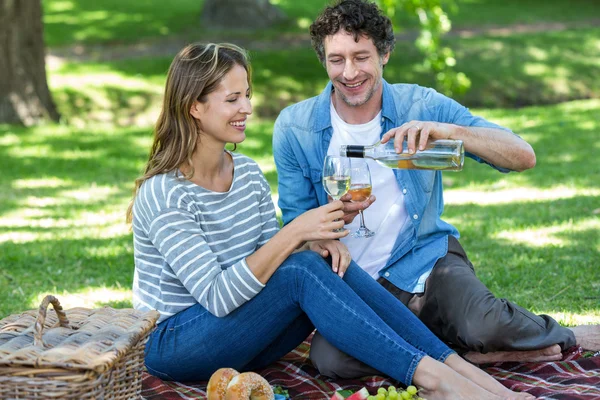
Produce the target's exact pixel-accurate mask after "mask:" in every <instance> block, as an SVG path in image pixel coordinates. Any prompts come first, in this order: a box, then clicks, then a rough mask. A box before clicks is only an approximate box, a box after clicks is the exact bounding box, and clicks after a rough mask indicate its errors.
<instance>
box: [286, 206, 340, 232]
mask: <svg viewBox="0 0 600 400" xmlns="http://www.w3.org/2000/svg"><path fill="white" fill-rule="evenodd" d="M343 207H344V203H343V202H341V201H339V200H336V201H333V202H331V203H329V204H325V205H324V206H321V207H318V208H314V209H312V210H309V211H306V212H305V213H303V214H301V215H299V216H298V217H296V219H294V221H292V222H291V223H290V224H289V226H291V227H293V228H294V231H295V234H296V235H298V236H297V237H296V238H297V239H299V240H301V241H302V242H305V241H311V240H322V239H339V238H342V237H344V236H346V235H348V233H350V232H349V231H348V230H342V231H341V232H334V229H341V228H343V227H344V220H343V219H342V218H343V217H344V211H343Z"/></svg>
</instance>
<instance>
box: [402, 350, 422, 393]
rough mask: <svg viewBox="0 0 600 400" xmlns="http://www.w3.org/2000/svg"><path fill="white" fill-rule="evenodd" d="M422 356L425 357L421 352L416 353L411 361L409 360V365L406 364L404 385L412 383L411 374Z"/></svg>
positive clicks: (412, 374) (413, 373)
mask: <svg viewBox="0 0 600 400" xmlns="http://www.w3.org/2000/svg"><path fill="white" fill-rule="evenodd" d="M423 357H425V354H423V353H417V354H415V356H414V357H413V359H412V361H411V362H410V365H409V366H408V370H407V371H406V378H405V379H406V380H405V384H406V385H410V384H412V379H413V376H414V375H415V371H416V370H417V366H418V365H419V363H420V362H421V360H422V359H423Z"/></svg>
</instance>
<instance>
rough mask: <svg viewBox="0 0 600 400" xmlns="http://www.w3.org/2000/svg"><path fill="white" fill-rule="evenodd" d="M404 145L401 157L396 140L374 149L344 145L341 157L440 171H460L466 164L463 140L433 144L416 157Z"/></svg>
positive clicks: (379, 143)
mask: <svg viewBox="0 0 600 400" xmlns="http://www.w3.org/2000/svg"><path fill="white" fill-rule="evenodd" d="M402 145H403V147H402V152H401V153H396V149H395V148H394V139H393V138H392V139H390V140H389V141H388V142H387V143H385V144H382V143H381V142H377V143H375V144H373V145H370V146H359V145H342V146H341V147H340V156H342V157H352V158H371V159H373V160H375V161H377V162H378V163H379V164H381V165H383V166H386V167H389V168H400V169H427V170H440V171H460V170H462V168H463V164H464V162H465V148H464V145H463V142H462V140H449V139H448V140H446V139H440V140H432V141H429V142H428V143H427V146H426V147H425V150H417V151H416V152H415V153H414V154H410V153H409V152H408V144H407V143H406V140H404V141H403V143H402Z"/></svg>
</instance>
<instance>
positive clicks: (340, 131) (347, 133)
mask: <svg viewBox="0 0 600 400" xmlns="http://www.w3.org/2000/svg"><path fill="white" fill-rule="evenodd" d="M330 108H331V124H332V126H333V136H332V137H331V143H329V149H328V150H327V154H328V155H339V154H340V146H341V145H344V144H353V145H370V144H374V143H376V142H377V141H378V140H379V138H380V136H381V123H380V119H381V112H379V114H377V116H376V117H375V118H374V119H372V120H371V121H369V122H367V123H366V124H359V125H352V124H348V123H346V122H344V120H342V118H341V117H340V116H339V115H338V113H337V112H336V110H335V107H334V106H333V104H331V107H330ZM366 161H367V163H368V165H369V170H370V171H371V184H372V185H373V191H372V194H373V195H375V197H376V198H377V200H376V201H375V203H373V204H372V205H371V206H370V207H369V208H367V209H366V210H364V211H363V214H364V218H365V226H366V227H367V228H369V229H370V230H372V231H374V232H375V235H374V236H372V237H371V238H353V237H350V236H346V237H345V238H342V239H340V240H341V241H342V243H344V244H345V245H346V246H347V247H348V250H350V254H351V255H352V259H353V260H354V261H355V262H356V263H357V264H358V265H360V266H361V268H362V269H364V270H365V271H366V272H367V273H368V274H369V275H371V276H372V277H373V278H375V279H378V278H379V271H381V269H382V268H383V267H384V266H385V264H386V262H387V261H388V259H389V258H390V255H391V252H392V249H393V247H394V243H395V242H396V238H397V237H398V235H399V234H400V232H401V231H402V230H403V229H404V227H405V226H406V223H407V220H408V214H407V213H406V208H405V206H404V195H403V194H402V192H401V191H400V189H399V188H398V183H397V181H396V177H395V176H394V172H393V170H392V169H390V168H387V167H384V166H382V165H379V164H378V163H377V162H376V161H374V160H371V159H366ZM359 226H360V215H357V216H356V218H354V221H352V223H351V224H349V225H346V229H348V230H350V232H354V231H355V230H356V229H358V227H359Z"/></svg>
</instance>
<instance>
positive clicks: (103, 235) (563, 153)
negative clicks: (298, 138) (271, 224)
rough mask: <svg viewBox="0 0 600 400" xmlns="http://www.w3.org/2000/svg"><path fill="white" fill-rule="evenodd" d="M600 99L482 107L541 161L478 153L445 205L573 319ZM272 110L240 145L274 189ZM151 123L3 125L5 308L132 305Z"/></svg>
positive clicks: (451, 180)
mask: <svg viewBox="0 0 600 400" xmlns="http://www.w3.org/2000/svg"><path fill="white" fill-rule="evenodd" d="M599 110H600V101H598V100H587V101H579V102H572V103H564V104H561V105H556V106H547V107H535V108H525V109H521V110H504V109H498V110H493V111H492V110H479V111H481V112H482V113H483V115H485V116H487V117H488V118H490V119H492V120H494V121H498V122H500V123H503V124H505V125H508V126H511V127H513V128H514V129H515V131H517V132H518V133H519V134H521V135H522V136H523V137H524V138H525V139H526V140H528V141H529V142H530V143H532V145H533V146H534V148H535V150H536V152H537V157H538V165H537V167H536V168H535V169H534V170H531V171H527V172H525V173H522V174H508V175H504V174H500V173H497V172H495V171H493V170H492V169H490V168H487V167H485V166H479V165H476V164H475V163H472V162H467V164H466V167H465V170H464V171H463V172H460V173H447V174H446V175H445V184H446V189H447V201H446V203H447V205H446V211H445V217H446V219H448V220H449V221H451V222H452V223H454V224H455V225H456V226H457V227H458V228H459V229H460V230H461V232H462V235H463V239H462V241H463V244H464V245H465V247H466V249H467V251H468V252H469V254H470V257H471V258H472V260H473V261H474V263H475V265H476V268H477V271H478V274H479V276H480V277H481V279H482V280H483V281H484V282H485V283H486V284H487V285H488V286H489V287H490V288H491V289H492V290H493V291H494V292H495V293H497V294H498V295H499V296H505V297H508V298H511V299H513V300H515V301H516V302H517V303H519V304H521V305H523V306H525V307H529V308H531V309H533V310H535V311H536V312H544V313H549V314H551V315H554V316H555V317H557V318H558V319H559V320H561V321H562V322H563V323H567V324H574V323H580V322H591V321H596V322H600V306H599V304H600V302H599V301H598V300H599V299H598V296H599V292H600V287H599V284H598V282H600V268H598V265H597V264H598V260H600V237H599V233H598V232H600V221H599V219H598V213H599V212H600V188H598V185H597V182H599V181H600V164H598V163H596V162H592V160H595V158H596V155H597V154H598V152H599V151H600V144H599V143H598V141H597V132H598V130H599V129H600V122H599V121H600V111H599ZM272 123H273V121H272V120H270V119H263V120H256V121H254V122H253V123H252V124H251V126H250V127H249V132H248V139H247V140H246V141H245V142H244V143H242V144H241V145H240V146H239V149H238V150H239V151H240V152H243V153H245V154H247V155H249V156H251V157H253V158H255V159H257V160H258V161H259V162H260V164H261V165H262V166H263V168H264V169H265V172H266V175H267V179H268V180H269V182H270V184H271V186H272V188H273V190H274V194H275V195H276V192H277V188H276V179H277V176H276V171H275V169H274V166H273V162H272V158H271V131H272ZM150 135H151V132H150V129H148V128H107V129H89V128H86V129H77V128H73V127H65V126H56V125H49V126H41V127H37V128H31V129H25V128H15V127H12V126H0V157H1V159H2V160H3V163H4V165H10V168H6V169H4V170H3V174H2V175H0V230H1V231H2V232H3V233H2V234H0V265H1V266H2V269H1V271H2V272H1V273H0V286H1V287H4V288H6V289H5V290H3V291H2V292H0V317H2V316H6V315H8V314H11V313H14V312H17V311H20V310H24V309H28V308H32V307H36V306H37V304H38V302H39V301H40V299H41V298H42V297H43V295H44V294H46V293H54V294H57V295H59V298H61V299H64V300H63V302H64V303H65V306H66V307H72V306H75V305H80V304H84V305H87V306H99V305H103V304H108V305H111V306H113V307H123V306H129V305H130V304H131V303H130V301H131V300H130V287H131V284H132V275H133V249H132V245H131V234H130V232H129V231H128V229H127V226H126V225H125V223H124V212H125V209H126V207H127V204H128V201H129V199H130V188H131V184H132V182H133V180H134V178H135V177H136V176H137V175H138V173H139V172H140V170H141V168H142V166H143V162H144V160H145V158H146V154H147V149H148V146H149V144H150Z"/></svg>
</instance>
